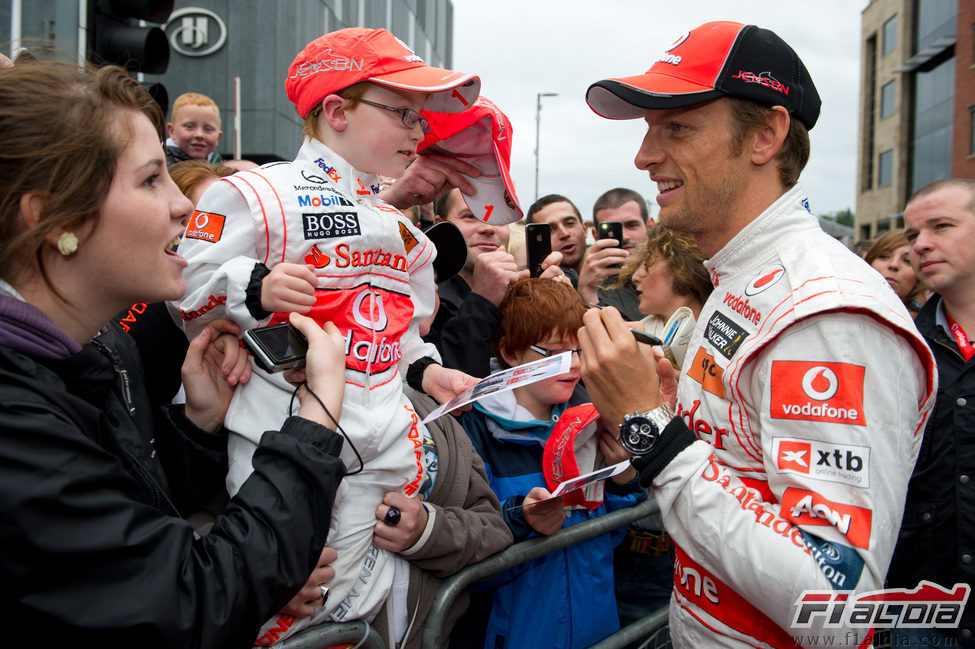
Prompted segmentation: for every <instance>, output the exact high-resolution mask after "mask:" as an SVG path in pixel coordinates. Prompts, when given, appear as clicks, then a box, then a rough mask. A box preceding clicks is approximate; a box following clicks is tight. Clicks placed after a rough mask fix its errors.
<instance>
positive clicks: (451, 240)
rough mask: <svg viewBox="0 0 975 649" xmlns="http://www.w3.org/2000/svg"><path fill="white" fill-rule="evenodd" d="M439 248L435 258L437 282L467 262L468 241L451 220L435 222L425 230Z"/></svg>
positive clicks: (453, 273) (458, 270) (448, 277)
mask: <svg viewBox="0 0 975 649" xmlns="http://www.w3.org/2000/svg"><path fill="white" fill-rule="evenodd" d="M423 233H424V234H425V235H427V238H428V239H430V241H431V242H433V245H434V247H435V248H436V249H437V257H436V258H435V259H434V260H433V269H434V271H435V272H436V274H437V283H438V284H439V283H440V282H444V281H446V280H448V279H450V278H451V277H453V276H454V275H456V274H457V273H459V272H460V271H461V270H463V269H464V264H466V263H467V241H465V240H464V235H463V234H461V232H460V230H459V229H458V228H457V226H456V225H454V224H453V223H451V222H450V221H440V222H438V223H434V224H433V225H431V226H430V227H429V228H427V229H426V230H424V231H423Z"/></svg>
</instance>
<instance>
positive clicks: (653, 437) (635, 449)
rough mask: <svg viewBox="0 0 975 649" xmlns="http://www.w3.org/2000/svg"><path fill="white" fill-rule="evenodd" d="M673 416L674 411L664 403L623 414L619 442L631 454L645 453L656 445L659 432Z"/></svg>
mask: <svg viewBox="0 0 975 649" xmlns="http://www.w3.org/2000/svg"><path fill="white" fill-rule="evenodd" d="M673 418H674V411H673V410H671V409H670V407H669V406H667V405H666V404H664V405H662V406H660V407H658V408H654V409H653V410H647V411H645V412H634V413H633V414H632V415H623V423H622V424H620V443H621V444H622V445H623V448H625V449H626V450H628V451H629V452H630V453H632V454H633V455H646V454H647V453H649V452H650V451H651V450H653V447H654V446H656V444H657V440H658V439H660V432H661V431H662V430H663V429H664V428H666V427H667V424H669V423H670V420H671V419H673Z"/></svg>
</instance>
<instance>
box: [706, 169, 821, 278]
mask: <svg viewBox="0 0 975 649" xmlns="http://www.w3.org/2000/svg"><path fill="white" fill-rule="evenodd" d="M796 207H799V208H800V209H795V208H796ZM802 225H805V226H807V227H813V228H818V227H819V222H818V221H817V220H816V217H815V216H813V214H812V213H811V212H809V207H808V201H807V199H806V194H805V191H803V189H802V187H801V186H800V185H798V184H796V185H795V186H794V187H792V188H791V189H790V190H789V191H787V192H786V193H784V194H782V195H781V196H779V198H778V200H776V201H775V202H774V203H772V204H771V205H769V206H768V207H767V208H766V209H765V211H764V212H762V213H761V214H759V215H758V217H756V218H755V220H753V221H752V222H751V223H749V224H748V225H746V226H745V227H744V228H742V230H741V232H739V233H738V234H736V235H735V236H734V237H733V238H732V239H731V241H729V242H728V243H727V244H725V246H724V247H723V248H722V249H721V250H719V251H718V252H717V253H715V255H714V256H713V257H711V258H710V259H706V260H705V261H704V267H705V268H707V270H708V274H709V275H710V276H711V282H712V283H713V284H714V285H715V286H718V285H719V284H720V281H721V276H723V275H734V274H735V273H736V272H738V271H742V270H749V269H753V268H755V267H756V264H760V263H761V262H759V261H758V260H756V259H755V247H754V242H755V241H759V240H761V241H776V239H775V237H774V233H775V231H776V230H787V229H789V228H792V227H797V226H799V227H801V226H802ZM768 256H769V259H771V258H773V257H775V256H776V253H775V250H774V249H773V248H772V247H770V248H769V250H768Z"/></svg>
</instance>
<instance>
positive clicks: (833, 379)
mask: <svg viewBox="0 0 975 649" xmlns="http://www.w3.org/2000/svg"><path fill="white" fill-rule="evenodd" d="M865 371H866V368H864V367H863V366H861V365H851V364H849V363H819V362H810V361H772V376H771V381H770V384H771V391H772V394H771V397H772V399H771V415H772V418H773V419H801V420H805V421H824V422H829V423H834V424H852V425H854V426H866V419H865V417H864V413H863V376H864V372H865Z"/></svg>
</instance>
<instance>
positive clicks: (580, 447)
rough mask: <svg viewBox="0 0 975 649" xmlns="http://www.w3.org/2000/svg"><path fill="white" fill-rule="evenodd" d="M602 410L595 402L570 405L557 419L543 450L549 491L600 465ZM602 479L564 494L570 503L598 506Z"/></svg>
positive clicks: (566, 501) (546, 482)
mask: <svg viewBox="0 0 975 649" xmlns="http://www.w3.org/2000/svg"><path fill="white" fill-rule="evenodd" d="M597 419H599V412H597V411H596V407H595V406H594V405H592V404H591V403H584V404H582V405H579V406H573V407H571V408H566V409H565V412H563V413H562V416H561V417H559V420H558V421H557V422H555V426H554V427H553V428H552V432H551V434H549V436H548V439H547V440H546V441H545V449H544V450H543V451H542V473H543V474H544V475H545V485H546V487H547V488H548V490H549V492H552V491H555V490H556V489H557V488H558V486H559V483H560V482H565V481H566V480H571V479H572V478H578V477H579V476H580V475H583V474H585V473H592V472H593V471H595V469H596V466H595V464H596V450H597V448H598V440H597V439H595V436H596V420H597ZM603 488H604V485H603V483H602V482H596V483H593V484H590V485H587V486H585V487H583V488H582V489H576V490H574V491H570V492H568V493H566V494H563V495H562V504H563V505H565V506H566V507H573V506H574V507H576V508H578V507H585V508H586V509H596V508H597V507H599V505H600V504H601V503H602V502H603Z"/></svg>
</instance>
